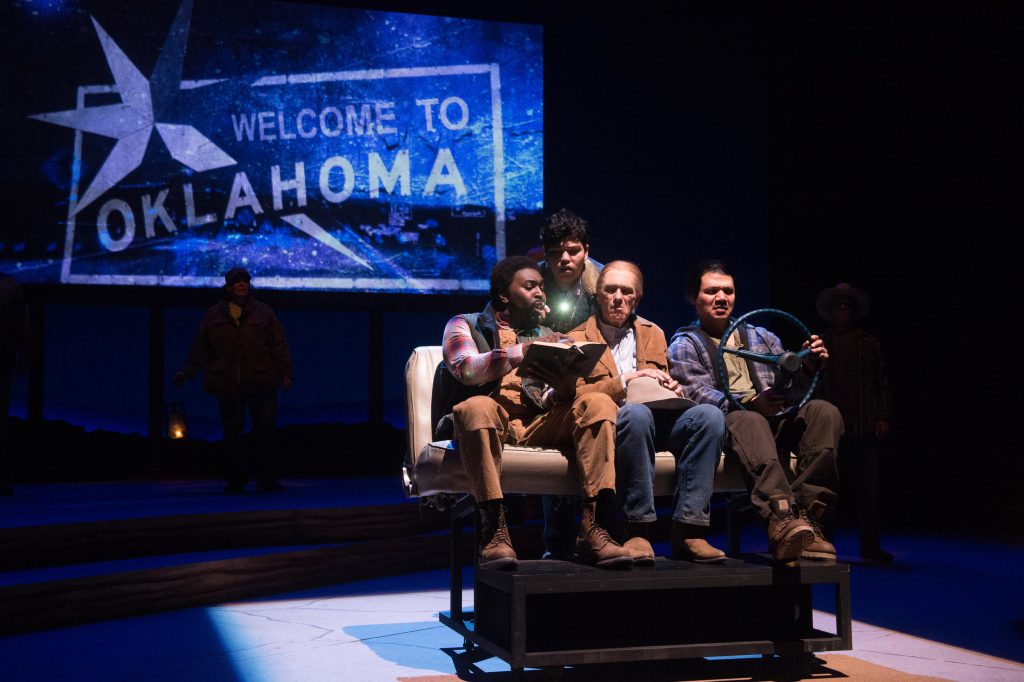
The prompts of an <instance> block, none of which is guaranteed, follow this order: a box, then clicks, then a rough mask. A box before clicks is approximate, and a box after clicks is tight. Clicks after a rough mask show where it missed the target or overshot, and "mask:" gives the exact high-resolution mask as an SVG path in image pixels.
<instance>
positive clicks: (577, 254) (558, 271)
mask: <svg viewBox="0 0 1024 682" xmlns="http://www.w3.org/2000/svg"><path fill="white" fill-rule="evenodd" d="M588 253H590V249H588V248H587V247H586V246H583V242H581V241H579V240H578V239H566V240H565V241H564V242H562V243H561V244H559V245H558V246H552V247H551V248H550V249H547V250H546V251H545V252H544V258H545V260H547V262H548V268H549V269H550V270H551V272H552V274H554V276H555V282H557V283H558V286H559V287H561V288H562V289H568V288H569V287H571V286H572V285H573V284H575V283H576V281H577V280H578V279H579V278H580V276H581V275H582V274H583V268H584V266H585V265H586V261H587V254H588Z"/></svg>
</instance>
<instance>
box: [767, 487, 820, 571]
mask: <svg viewBox="0 0 1024 682" xmlns="http://www.w3.org/2000/svg"><path fill="white" fill-rule="evenodd" d="M768 506H769V507H770V508H771V513H770V514H769V515H768V529H767V530H768V549H769V550H770V551H771V553H772V558H773V559H775V560H776V561H779V562H782V563H787V562H790V561H796V560H797V559H799V558H800V555H801V554H802V553H803V551H804V548H805V547H807V546H808V545H810V544H811V543H812V542H814V529H813V528H812V527H811V525H810V524H809V523H807V522H806V521H803V520H801V519H800V518H799V517H798V516H797V515H796V514H794V513H793V503H792V502H791V501H790V499H789V498H788V497H786V496H785V495H774V496H772V497H771V499H769V500H768Z"/></svg>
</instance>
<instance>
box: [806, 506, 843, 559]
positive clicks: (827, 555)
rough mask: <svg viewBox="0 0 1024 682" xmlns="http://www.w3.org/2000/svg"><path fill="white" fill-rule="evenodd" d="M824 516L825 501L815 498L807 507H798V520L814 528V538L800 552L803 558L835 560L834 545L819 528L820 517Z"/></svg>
mask: <svg viewBox="0 0 1024 682" xmlns="http://www.w3.org/2000/svg"><path fill="white" fill-rule="evenodd" d="M824 516H825V503H824V502H822V501H821V500H815V501H814V502H811V504H810V505H809V506H808V507H807V508H801V509H800V520H801V521H804V522H805V523H807V524H809V525H810V526H811V528H812V529H813V530H814V540H813V541H812V542H811V544H809V545H807V546H806V547H804V551H803V552H802V553H801V554H800V557H801V558H803V559H826V560H827V559H831V560H832V561H835V558H836V546H835V545H833V544H832V543H831V542H829V541H828V540H826V539H825V535H824V533H822V530H821V523H822V518H823V517H824Z"/></svg>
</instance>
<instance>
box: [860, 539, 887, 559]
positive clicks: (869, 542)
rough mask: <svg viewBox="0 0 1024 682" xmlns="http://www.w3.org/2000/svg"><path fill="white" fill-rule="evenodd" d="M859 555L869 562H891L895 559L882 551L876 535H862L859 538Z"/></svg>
mask: <svg viewBox="0 0 1024 682" xmlns="http://www.w3.org/2000/svg"><path fill="white" fill-rule="evenodd" d="M860 555H861V557H862V558H864V559H868V560H869V561H884V562H889V561H892V560H893V559H894V558H895V557H894V556H893V555H892V554H891V553H890V552H886V551H885V550H884V549H882V544H881V542H880V540H879V538H878V536H877V535H862V536H861V538H860Z"/></svg>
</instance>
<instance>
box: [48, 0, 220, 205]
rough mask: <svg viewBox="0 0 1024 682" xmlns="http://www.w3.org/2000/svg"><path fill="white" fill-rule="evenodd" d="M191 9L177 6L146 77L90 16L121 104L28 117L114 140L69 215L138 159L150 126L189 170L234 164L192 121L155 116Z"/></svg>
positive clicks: (174, 74)
mask: <svg viewBox="0 0 1024 682" xmlns="http://www.w3.org/2000/svg"><path fill="white" fill-rule="evenodd" d="M191 14H192V1H191V0H185V2H183V3H182V4H181V7H180V8H179V9H178V15H177V17H175V19H174V24H173V25H172V26H171V30H170V32H169V33H168V35H167V40H166V42H165V43H164V47H163V49H162V50H161V51H160V57H159V58H158V61H157V65H156V68H154V70H153V76H152V78H151V79H150V80H147V79H146V77H145V76H143V75H142V73H141V72H140V71H139V70H138V68H136V66H135V65H134V64H133V63H132V62H131V60H130V59H128V56H127V55H125V53H124V52H123V51H122V50H121V48H120V47H118V45H117V43H115V42H114V39H113V38H111V37H110V35H108V34H107V32H106V31H104V30H103V27H102V26H100V24H99V22H98V21H96V19H95V18H93V19H92V23H93V26H94V27H95V28H96V34H97V36H99V39H100V45H101V46H102V47H103V54H104V55H105V56H106V58H107V65H108V66H109V67H110V72H111V74H113V76H114V82H115V83H116V85H117V92H118V93H120V95H121V102H122V103H121V104H111V105H106V106H98V107H90V108H84V109H71V110H69V111H57V112H53V113H48V114H37V115H35V116H32V117H31V118H35V119H37V120H40V121H46V122H47V123H54V124H56V125H61V126H65V127H68V128H74V129H75V130H81V131H83V132H87V133H94V134H96V135H103V136H104V137H110V138H113V139H116V140H117V143H116V144H115V145H114V148H113V149H112V150H111V151H110V154H109V155H108V156H107V158H106V160H105V161H104V162H103V165H102V166H101V167H100V169H99V171H98V172H97V173H96V176H95V177H94V178H93V180H92V183H91V184H90V185H89V187H88V188H87V189H86V190H85V193H84V194H83V195H82V196H81V197H80V198H79V199H78V201H77V202H76V203H75V205H74V206H73V208H72V213H73V214H77V213H79V212H80V211H81V210H82V209H84V208H85V207H86V206H88V205H89V204H91V203H92V202H93V201H95V200H96V199H97V198H99V197H100V196H102V195H103V193H104V192H106V191H107V190H109V189H110V188H112V187H114V186H115V185H116V184H117V183H118V182H120V181H121V180H123V179H124V177H125V176H127V175H128V174H129V173H131V172H132V171H133V170H135V169H136V168H138V167H139V166H140V165H141V164H142V158H143V156H144V155H145V153H146V147H147V145H148V144H149V138H150V135H152V133H153V128H154V127H155V128H156V130H157V132H158V133H159V134H160V137H161V139H163V141H164V144H165V145H166V146H167V150H168V151H169V152H170V153H171V156H172V157H174V159H175V160H177V161H179V162H181V163H182V164H184V165H186V166H188V167H189V168H191V169H192V170H194V171H197V172H202V171H208V170H213V169H215V168H223V167H225V166H232V165H234V164H235V163H236V161H235V160H234V159H233V158H231V157H230V156H228V154H226V153H225V152H224V151H223V150H222V149H220V147H218V146H217V145H215V144H214V143H213V142H211V141H210V140H209V139H208V138H206V137H205V136H204V135H203V134H202V133H200V132H199V131H198V130H196V129H195V128H193V127H192V126H190V125H185V124H180V123H164V122H161V121H158V120H157V117H158V116H159V115H160V114H162V113H163V112H164V111H165V110H166V108H167V106H168V104H169V103H170V102H171V101H173V98H174V96H175V95H176V94H177V92H178V91H180V89H181V67H182V62H183V61H184V59H185V46H186V39H187V37H188V30H189V21H190V17H191Z"/></svg>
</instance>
